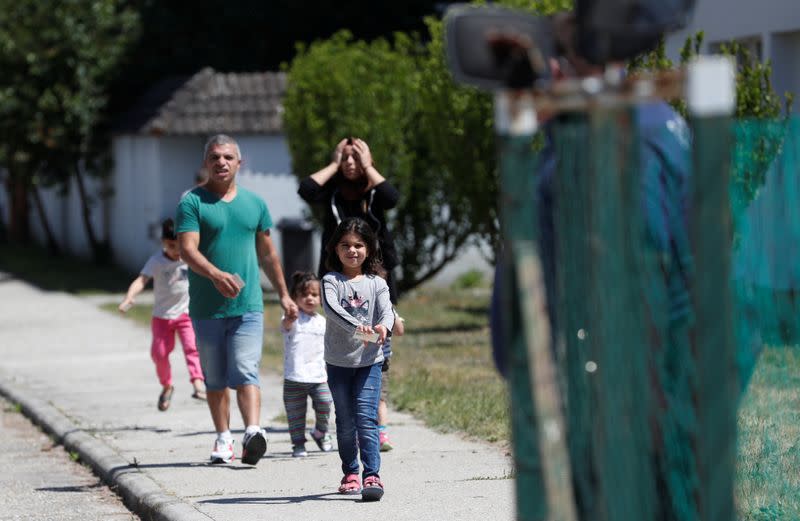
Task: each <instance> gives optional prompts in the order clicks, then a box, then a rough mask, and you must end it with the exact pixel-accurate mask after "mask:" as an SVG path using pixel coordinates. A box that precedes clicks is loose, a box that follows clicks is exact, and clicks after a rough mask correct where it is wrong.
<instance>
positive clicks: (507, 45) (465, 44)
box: [444, 4, 554, 90]
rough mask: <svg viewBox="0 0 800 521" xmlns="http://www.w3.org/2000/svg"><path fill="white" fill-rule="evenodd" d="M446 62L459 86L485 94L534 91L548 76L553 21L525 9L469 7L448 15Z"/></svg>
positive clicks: (454, 9) (456, 7) (451, 9)
mask: <svg viewBox="0 0 800 521" xmlns="http://www.w3.org/2000/svg"><path fill="white" fill-rule="evenodd" d="M444 39H445V50H446V53H447V63H448V67H449V69H450V72H451V73H452V75H453V78H454V79H455V81H456V82H458V83H463V84H466V85H472V86H473V87H478V88H480V89H484V90H499V89H503V88H530V87H531V86H533V85H534V84H535V83H536V82H538V81H540V80H547V79H549V77H550V67H549V59H550V57H552V56H553V54H554V53H553V45H554V43H553V41H554V40H553V35H552V27H551V24H550V21H549V19H547V18H537V17H534V16H532V15H530V14H527V13H525V12H522V11H515V10H512V9H503V8H497V7H475V6H471V5H467V4H456V5H452V6H450V7H449V8H448V9H447V11H446V13H445V17H444Z"/></svg>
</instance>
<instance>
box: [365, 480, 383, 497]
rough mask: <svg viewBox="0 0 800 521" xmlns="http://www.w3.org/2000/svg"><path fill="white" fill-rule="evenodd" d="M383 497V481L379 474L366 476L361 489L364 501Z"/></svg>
mask: <svg viewBox="0 0 800 521" xmlns="http://www.w3.org/2000/svg"><path fill="white" fill-rule="evenodd" d="M382 497H383V483H381V478H379V477H378V476H367V477H366V478H364V488H362V489H361V500H362V501H380V499H381V498H382Z"/></svg>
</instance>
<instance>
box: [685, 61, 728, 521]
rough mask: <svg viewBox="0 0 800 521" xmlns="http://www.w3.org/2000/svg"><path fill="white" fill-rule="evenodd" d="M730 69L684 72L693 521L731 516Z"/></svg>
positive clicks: (712, 66) (703, 65)
mask: <svg viewBox="0 0 800 521" xmlns="http://www.w3.org/2000/svg"><path fill="white" fill-rule="evenodd" d="M734 71H735V64H734V63H733V62H732V60H730V59H729V58H727V57H722V56H712V57H704V58H700V59H698V60H697V61H695V62H694V63H692V64H690V66H689V70H688V85H687V99H688V102H689V112H690V114H691V118H690V125H691V128H692V135H693V147H692V148H693V158H694V159H693V171H692V176H693V190H692V196H691V201H690V207H691V208H692V213H691V215H690V216H689V220H690V228H689V233H690V240H691V242H692V251H693V254H694V263H695V273H696V276H695V282H694V291H693V295H692V298H693V307H694V310H695V324H696V326H695V335H694V351H695V356H696V367H697V373H696V376H695V382H694V383H695V386H694V388H695V396H696V399H697V403H696V407H697V432H698V435H697V436H696V440H695V441H696V446H695V451H696V454H697V469H698V477H699V487H700V493H699V498H698V509H699V512H700V519H703V520H708V521H732V520H734V519H736V512H735V503H734V498H733V481H734V477H735V476H736V408H737V403H738V400H737V396H738V393H739V383H738V373H737V368H736V356H735V355H736V353H735V349H736V342H735V337H734V329H733V296H732V293H731V287H730V284H731V282H730V281H731V247H732V237H733V231H732V227H731V209H730V196H729V191H728V187H729V185H730V169H731V164H730V162H731V155H732V154H731V150H732V144H733V140H732V132H733V125H732V121H733V120H732V117H731V115H732V114H733V110H734V107H735V92H734Z"/></svg>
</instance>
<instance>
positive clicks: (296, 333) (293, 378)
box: [281, 271, 333, 458]
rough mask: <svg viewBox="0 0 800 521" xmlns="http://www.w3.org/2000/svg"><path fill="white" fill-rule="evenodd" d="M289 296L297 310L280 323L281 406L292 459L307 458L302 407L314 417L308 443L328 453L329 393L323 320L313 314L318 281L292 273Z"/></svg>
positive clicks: (304, 414)
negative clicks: (287, 423) (313, 424)
mask: <svg viewBox="0 0 800 521" xmlns="http://www.w3.org/2000/svg"><path fill="white" fill-rule="evenodd" d="M290 293H291V295H292V299H293V300H294V302H295V304H297V308H298V310H299V312H298V316H297V318H296V319H292V318H287V317H286V316H284V317H283V318H282V319H281V332H282V333H283V378H284V380H283V405H284V407H286V418H287V419H288V421H289V435H290V437H291V439H292V457H295V458H301V457H304V456H307V455H308V453H307V452H306V406H307V404H308V397H309V396H311V405H312V407H313V408H314V411H315V413H316V425H315V426H314V430H313V431H311V439H313V440H314V442H316V444H317V446H318V447H319V449H320V450H321V451H323V452H329V451H330V450H331V449H332V448H333V447H332V446H331V435H330V434H328V417H329V416H330V412H331V391H330V389H328V383H327V382H328V375H327V373H326V372H325V359H324V352H325V343H324V337H325V318H324V317H323V316H322V315H320V314H319V313H317V307H318V306H319V301H320V296H319V279H318V278H317V276H316V275H314V274H313V273H304V272H300V271H298V272H295V273H294V274H293V275H292V284H291V288H290Z"/></svg>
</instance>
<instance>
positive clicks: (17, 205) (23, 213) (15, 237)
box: [6, 168, 31, 243]
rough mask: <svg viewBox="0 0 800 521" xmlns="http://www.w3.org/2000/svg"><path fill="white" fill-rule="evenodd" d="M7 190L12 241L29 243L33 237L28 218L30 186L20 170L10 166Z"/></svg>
mask: <svg viewBox="0 0 800 521" xmlns="http://www.w3.org/2000/svg"><path fill="white" fill-rule="evenodd" d="M6 191H7V192H8V199H9V204H10V211H9V222H8V234H9V238H10V239H11V241H12V242H18V243H28V242H30V239H31V231H30V221H29V219H28V211H29V208H30V207H29V204H28V186H27V183H26V182H25V179H23V178H22V177H21V176H20V175H19V173H18V172H16V171H14V170H12V169H11V168H9V172H8V178H7V179H6Z"/></svg>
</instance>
